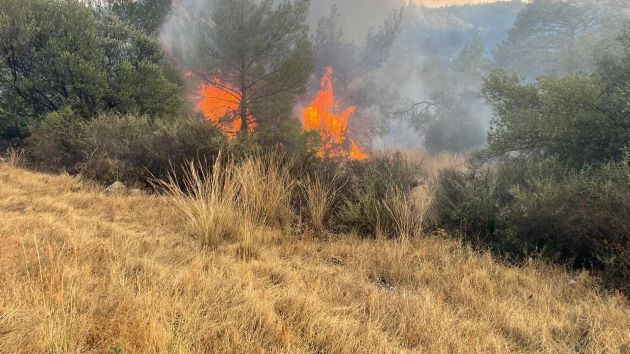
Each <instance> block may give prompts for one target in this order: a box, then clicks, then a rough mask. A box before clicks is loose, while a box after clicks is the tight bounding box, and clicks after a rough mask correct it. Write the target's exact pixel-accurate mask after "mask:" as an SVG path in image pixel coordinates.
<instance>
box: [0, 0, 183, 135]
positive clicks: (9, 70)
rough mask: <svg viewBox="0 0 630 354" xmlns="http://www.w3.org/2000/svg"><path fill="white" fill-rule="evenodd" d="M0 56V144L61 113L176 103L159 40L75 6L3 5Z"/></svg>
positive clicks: (144, 109)
mask: <svg viewBox="0 0 630 354" xmlns="http://www.w3.org/2000/svg"><path fill="white" fill-rule="evenodd" d="M0 58H2V59H1V61H0V119H1V123H0V127H2V131H0V138H11V137H14V136H17V137H23V136H25V135H26V134H27V133H28V132H27V127H28V125H29V122H30V121H32V120H34V121H36V122H37V121H39V120H41V119H42V118H43V117H45V116H46V115H47V114H49V113H51V112H56V111H60V110H63V109H65V108H69V109H72V110H73V111H75V112H77V113H78V114H79V115H80V116H82V117H93V116H94V115H96V114H97V112H99V111H103V110H115V111H117V112H119V113H121V114H122V113H134V114H151V115H158V114H167V113H174V112H176V111H177V110H178V109H179V105H180V103H181V96H180V85H179V84H178V83H177V82H174V81H172V80H171V79H168V78H167V76H166V74H165V68H164V62H163V58H162V49H161V47H160V45H159V43H158V41H157V39H156V38H153V37H150V36H148V35H146V34H144V33H142V32H141V31H139V30H137V29H135V28H132V27H130V26H129V25H127V24H125V23H124V22H122V21H120V20H119V19H118V18H117V17H116V16H114V15H112V14H110V13H102V12H97V11H95V10H94V9H93V8H90V7H88V6H87V5H85V4H84V3H82V2H80V1H78V0H64V1H52V0H25V1H22V0H19V1H18V0H7V1H3V2H2V3H1V4H0Z"/></svg>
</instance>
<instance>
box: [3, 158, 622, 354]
mask: <svg viewBox="0 0 630 354" xmlns="http://www.w3.org/2000/svg"><path fill="white" fill-rule="evenodd" d="M178 215H179V213H178V212H177V211H176V210H175V209H174V208H173V207H172V206H171V205H170V203H169V201H168V199H166V198H165V197H158V196H147V195H136V196H107V195H106V194H105V193H103V192H102V191H101V189H100V188H98V187H96V186H93V185H90V184H89V183H84V182H78V181H76V180H74V179H73V178H72V177H70V176H49V175H45V174H39V173H33V172H27V171H25V170H22V169H18V168H15V167H12V166H10V165H9V164H7V163H0V252H1V253H0V254H1V257H0V353H17V352H22V353H86V352H96V353H223V352H226V353H367V352H373V353H404V352H427V353H475V352H478V353H508V352H516V353H571V352H579V353H629V352H630V306H629V304H628V302H627V300H626V299H624V298H623V297H622V296H620V295H615V294H606V293H604V292H602V291H598V290H597V287H596V284H595V280H594V279H593V278H591V277H590V276H589V275H588V274H586V273H581V274H577V273H570V272H567V271H565V270H563V269H561V268H558V267H553V266H549V265H546V264H543V263H538V262H536V261H532V262H530V264H527V265H524V266H521V267H512V266H506V265H504V264H502V263H500V262H497V261H495V260H494V259H493V258H492V257H491V256H490V255H489V254H479V253H476V252H473V251H472V250H471V249H470V248H468V247H466V246H464V245H462V244H461V243H459V242H457V241H455V240H453V239H450V238H448V237H444V236H439V235H434V236H425V237H416V238H413V239H411V240H410V241H405V242H402V241H386V240H361V239H359V238H358V237H355V236H335V237H329V238H327V239H325V240H324V239H318V238H314V237H300V236H287V234H286V233H284V232H281V231H273V230H270V229H266V230H264V231H258V232H260V233H264V237H262V236H261V237H259V238H260V239H262V241H259V242H258V244H256V246H255V247H254V248H253V251H252V252H251V257H246V258H245V259H244V257H243V255H242V247H241V246H239V243H238V242H229V241H226V242H223V243H221V244H220V245H219V246H218V247H216V248H214V249H208V248H202V247H201V245H200V242H198V240H195V239H193V238H191V237H190V236H189V235H187V234H186V233H185V232H184V231H182V230H185V228H183V227H182V221H181V217H180V216H178Z"/></svg>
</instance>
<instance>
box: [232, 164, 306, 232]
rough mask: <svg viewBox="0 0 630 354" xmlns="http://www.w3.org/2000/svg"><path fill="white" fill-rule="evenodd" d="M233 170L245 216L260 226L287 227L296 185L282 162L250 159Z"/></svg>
mask: <svg viewBox="0 0 630 354" xmlns="http://www.w3.org/2000/svg"><path fill="white" fill-rule="evenodd" d="M232 168H233V169H234V176H235V177H236V180H237V183H238V186H239V209H240V210H241V211H242V213H243V214H244V216H245V217H247V218H249V219H250V220H251V221H253V222H254V223H255V224H258V225H265V226H270V227H274V226H282V227H286V226H288V225H289V224H290V222H291V218H292V217H293V212H292V208H291V198H292V196H293V191H294V189H295V185H296V183H295V181H294V180H293V178H291V176H290V174H289V171H288V169H287V168H286V167H285V166H283V165H282V163H281V162H280V159H279V158H277V157H276V156H269V157H260V156H250V157H247V158H246V159H245V160H244V161H243V162H241V163H240V164H239V165H234V166H232Z"/></svg>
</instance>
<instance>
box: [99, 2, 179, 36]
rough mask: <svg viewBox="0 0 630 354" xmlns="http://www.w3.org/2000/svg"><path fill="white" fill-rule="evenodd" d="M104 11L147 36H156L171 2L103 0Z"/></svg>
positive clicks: (167, 13) (169, 9) (168, 11)
mask: <svg viewBox="0 0 630 354" xmlns="http://www.w3.org/2000/svg"><path fill="white" fill-rule="evenodd" d="M105 2H106V5H107V8H106V11H112V12H113V13H114V14H116V15H117V16H118V17H119V18H121V19H122V20H123V21H125V22H127V23H129V24H130V25H132V26H133V27H135V28H139V29H141V30H143V31H145V32H146V33H148V34H153V35H157V34H158V32H159V31H160V27H161V26H162V24H163V23H164V21H165V20H166V18H167V16H168V15H169V14H170V12H171V6H172V0H105Z"/></svg>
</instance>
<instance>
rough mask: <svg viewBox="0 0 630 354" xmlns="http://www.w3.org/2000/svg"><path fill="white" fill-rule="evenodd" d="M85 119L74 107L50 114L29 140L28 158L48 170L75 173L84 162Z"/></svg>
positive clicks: (36, 165) (35, 129) (27, 145)
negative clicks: (72, 109)
mask: <svg viewBox="0 0 630 354" xmlns="http://www.w3.org/2000/svg"><path fill="white" fill-rule="evenodd" d="M83 130H84V123H83V120H82V119H81V118H80V117H79V116H77V115H76V114H74V112H72V111H71V110H68V109H66V110H63V111H60V112H54V113H50V114H48V115H47V116H46V118H45V119H44V120H43V121H42V122H41V124H40V125H39V126H38V127H36V128H34V132H33V134H32V135H31V136H30V137H29V138H28V139H27V140H26V146H25V148H26V156H27V159H28V160H29V161H30V162H32V163H34V164H35V167H37V168H40V169H44V170H56V171H67V172H70V173H75V172H77V171H78V164H79V163H80V162H81V161H84V160H85V158H86V156H85V155H84V154H85V153H86V146H85V144H84V141H83Z"/></svg>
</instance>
